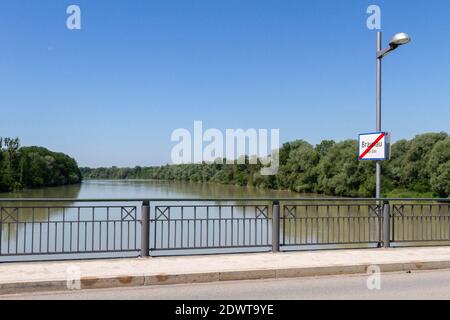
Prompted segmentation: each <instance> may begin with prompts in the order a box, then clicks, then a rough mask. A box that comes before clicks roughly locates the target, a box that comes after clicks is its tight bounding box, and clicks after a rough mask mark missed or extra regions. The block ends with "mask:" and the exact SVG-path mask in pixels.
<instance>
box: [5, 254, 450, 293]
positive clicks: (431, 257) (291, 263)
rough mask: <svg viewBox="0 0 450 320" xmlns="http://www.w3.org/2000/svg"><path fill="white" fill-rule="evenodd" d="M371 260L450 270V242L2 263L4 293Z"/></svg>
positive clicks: (202, 278) (304, 273)
mask: <svg viewBox="0 0 450 320" xmlns="http://www.w3.org/2000/svg"><path fill="white" fill-rule="evenodd" d="M370 265H377V266H379V267H380V269H381V271H382V272H394V271H408V270H433V269H450V247H433V248H397V249H368V250H335V251H316V252H285V253H277V254H272V253H255V254H232V255H211V256H188V257H158V258H148V259H119V260H95V261H64V262H40V263H11V264H1V265H0V294H7V293H18V292H26V291H28V292H29V291H52V290H67V289H71V288H76V287H77V286H78V285H79V287H80V288H82V289H92V288H112V287H121V286H142V285H161V284H180V283H184V284H186V283H194V282H216V281H229V280H249V279H275V278H296V277H308V276H321V275H339V274H358V273H366V272H367V268H368V266H370ZM72 280H74V281H72ZM78 280H79V281H78Z"/></svg>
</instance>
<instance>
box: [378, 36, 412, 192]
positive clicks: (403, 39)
mask: <svg viewBox="0 0 450 320" xmlns="http://www.w3.org/2000/svg"><path fill="white" fill-rule="evenodd" d="M410 41H411V38H410V37H409V36H408V35H407V34H406V33H397V34H396V35H394V37H392V40H391V42H389V48H387V49H382V33H381V32H378V33H377V89H376V91H377V93H376V95H377V129H376V130H377V131H378V132H380V131H381V62H382V60H383V58H384V57H385V56H387V55H388V54H389V53H391V52H392V51H394V50H395V49H397V48H398V47H399V46H401V45H404V44H407V43H409V42H410ZM376 167H377V168H376V171H377V172H376V183H377V186H376V198H377V199H380V198H381V162H380V161H377V163H376Z"/></svg>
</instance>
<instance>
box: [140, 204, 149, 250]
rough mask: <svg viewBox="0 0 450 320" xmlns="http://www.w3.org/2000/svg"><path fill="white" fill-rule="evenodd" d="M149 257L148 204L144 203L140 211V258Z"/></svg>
mask: <svg viewBox="0 0 450 320" xmlns="http://www.w3.org/2000/svg"><path fill="white" fill-rule="evenodd" d="M149 256H150V203H149V201H144V202H143V203H142V210H141V258H145V257H149Z"/></svg>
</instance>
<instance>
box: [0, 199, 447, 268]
mask: <svg viewBox="0 0 450 320" xmlns="http://www.w3.org/2000/svg"><path fill="white" fill-rule="evenodd" d="M446 244H449V245H450V199H345V198H331V199H329V198H315V199H311V198H297V199H260V198H258V199H0V261H18V260H21V259H22V258H26V259H27V260H47V259H85V258H113V257H124V256H126V257H137V256H143V257H146V256H150V255H151V256H160V255H187V254H204V253H206V254H208V253H231V252H257V251H275V252H278V251H289V250H318V249H340V248H353V247H358V248H371V247H381V246H384V247H396V246H410V245H446Z"/></svg>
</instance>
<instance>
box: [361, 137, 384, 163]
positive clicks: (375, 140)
mask: <svg viewBox="0 0 450 320" xmlns="http://www.w3.org/2000/svg"><path fill="white" fill-rule="evenodd" d="M358 154H359V160H362V161H383V160H386V159H388V158H389V157H390V135H389V133H387V132H374V133H364V134H360V135H359V152H358Z"/></svg>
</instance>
